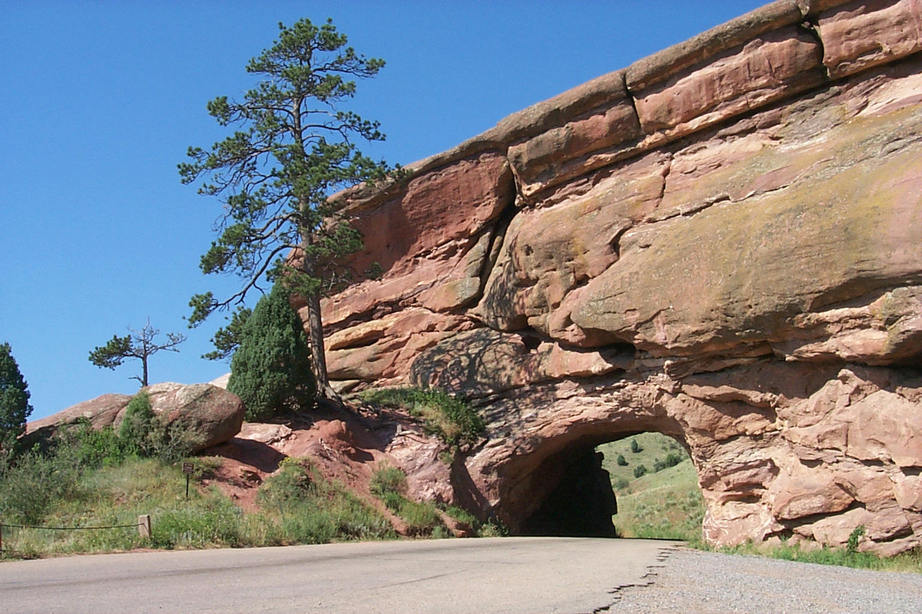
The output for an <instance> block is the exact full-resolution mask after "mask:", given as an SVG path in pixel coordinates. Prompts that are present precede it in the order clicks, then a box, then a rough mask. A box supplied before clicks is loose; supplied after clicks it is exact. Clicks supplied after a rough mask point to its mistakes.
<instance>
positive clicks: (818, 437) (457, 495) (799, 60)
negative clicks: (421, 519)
mask: <svg viewBox="0 0 922 614" xmlns="http://www.w3.org/2000/svg"><path fill="white" fill-rule="evenodd" d="M920 50H922V2H920V1H919V0H899V1H894V0H870V1H860V2H842V1H839V0H797V1H795V0H783V1H779V2H774V3H772V4H769V5H767V6H765V7H763V8H761V9H759V10H756V11H754V12H752V13H749V14H747V15H744V16H742V17H740V18H738V19H736V20H733V21H731V22H728V23H727V24H724V25H722V26H718V27H717V28H714V29H712V30H710V31H708V32H705V33H703V34H701V35H699V36H697V37H695V38H693V39H691V40H689V41H686V42H685V43H682V44H679V45H676V46H674V47H672V48H669V49H667V50H665V51H663V52H660V53H658V54H656V55H653V56H651V57H648V58H645V59H643V60H640V61H638V62H636V63H635V64H633V65H631V66H629V67H628V68H626V69H624V70H619V71H616V72H614V73H611V74H608V75H604V76H602V77H599V78H597V79H595V80H593V81H590V82H589V83H586V84H585V85H583V86H580V87H578V88H576V89H574V90H571V91H569V92H566V93H564V94H561V95H560V96H558V97H556V98H553V99H551V100H548V101H545V102H542V103H539V104H537V105H535V106H533V107H530V108H528V109H525V110H523V111H521V112H519V113H517V114H515V115H513V116H511V117H509V118H507V119H505V120H503V121H502V122H500V123H499V124H498V125H497V126H496V127H495V128H493V129H491V130H489V131H487V132H485V133H483V134H481V135H479V136H477V137H475V138H473V139H471V140H469V141H467V142H465V143H463V144H461V145H459V146H458V147H456V148H455V149H453V150H451V151H448V152H445V153H443V154H439V155H437V156H434V157H432V158H429V159H427V160H424V161H422V162H420V163H417V164H415V165H412V166H411V170H412V176H411V177H410V178H409V179H407V180H405V181H403V182H401V183H399V184H396V185H392V186H389V187H387V188H384V189H380V190H379V191H377V192H366V193H360V192H356V193H353V194H351V195H350V197H351V205H350V206H351V209H352V212H353V214H354V215H355V219H356V223H357V224H358V226H359V227H360V228H361V230H362V231H363V232H364V234H365V242H366V250H365V251H364V252H362V253H361V254H358V255H357V256H356V257H355V258H354V261H353V265H354V266H355V268H356V269H357V270H360V271H361V270H367V269H368V267H369V265H370V264H371V263H374V262H377V263H378V264H380V265H381V266H382V267H383V269H384V275H383V276H382V277H381V278H380V279H376V280H368V281H365V282H363V283H361V284H358V285H356V286H353V287H352V288H350V289H348V290H346V291H344V292H342V293H341V294H338V295H336V296H333V297H331V298H329V299H328V300H326V301H325V302H324V318H325V324H326V326H327V332H328V349H329V363H330V365H329V367H330V373H331V376H332V377H333V378H334V379H335V380H336V384H337V385H338V387H339V388H340V389H341V390H343V391H350V390H355V389H361V388H364V387H368V386H382V385H398V384H414V385H423V386H425V385H432V386H440V387H443V388H446V389H449V390H455V391H462V392H464V393H466V394H467V395H469V396H470V397H472V398H474V399H475V400H476V402H477V403H478V405H480V406H481V407H482V408H483V411H484V412H485V414H486V416H487V417H488V418H489V423H490V424H489V437H488V438H487V439H486V440H485V441H484V442H483V443H482V445H480V446H479V447H476V448H474V449H471V450H467V451H466V453H465V455H463V457H462V458H460V459H459V460H458V461H457V462H456V463H455V464H454V466H453V467H452V476H451V484H450V485H451V488H450V489H449V490H450V492H449V493H448V494H447V495H445V494H442V495H439V496H447V497H449V498H451V499H454V500H455V501H456V502H459V503H463V504H466V505H467V506H469V507H471V508H472V509H474V510H476V511H477V512H478V513H480V514H481V515H482V516H490V515H496V516H498V517H499V518H500V519H501V520H502V521H504V522H505V523H507V524H508V525H509V526H510V528H512V529H513V530H516V531H517V530H522V529H523V527H525V526H526V525H527V523H528V519H529V518H530V517H531V515H532V514H533V513H534V512H535V511H536V510H537V509H538V508H539V507H540V506H541V504H542V502H543V501H544V499H546V498H547V497H548V495H549V494H550V493H551V492H552V491H553V490H554V488H555V487H556V486H557V482H559V481H560V479H561V476H562V475H564V473H565V472H566V471H567V466H568V464H570V459H573V458H577V457H580V456H581V455H584V453H585V450H586V449H587V448H590V447H592V446H594V445H596V444H598V443H601V442H604V441H608V440H612V439H615V438H618V437H620V436H623V435H625V434H629V433H634V432H640V431H647V430H652V431H659V432H662V433H666V434H668V435H671V436H673V437H675V438H676V439H678V440H679V441H680V442H682V443H683V444H684V445H685V446H686V447H687V448H688V449H689V451H690V452H691V455H692V458H693V459H694V462H695V465H696V468H697V470H698V475H699V480H700V486H701V489H702V491H703V494H704V497H705V500H706V503H707V508H708V511H707V516H706V518H705V521H704V532H705V536H706V538H707V539H708V541H710V542H711V543H714V544H734V543H738V542H741V541H744V540H750V539H751V540H756V541H760V540H764V539H767V538H770V537H772V536H780V537H792V538H794V539H810V540H816V541H819V542H821V543H824V544H830V545H840V544H843V543H844V542H845V541H846V539H847V537H848V535H849V534H850V533H851V531H852V530H853V529H855V527H857V526H859V525H863V526H864V527H865V528H866V533H865V537H864V538H863V543H862V547H863V548H865V549H869V550H874V551H876V552H881V553H885V554H889V553H895V552H898V551H902V550H905V549H908V548H911V547H913V546H915V545H918V544H920V543H922V477H920V470H922V371H920V357H922V241H920V239H922V54H920V53H919V51H920ZM444 490H445V489H444V488H435V489H434V491H433V492H435V491H438V492H440V493H444Z"/></svg>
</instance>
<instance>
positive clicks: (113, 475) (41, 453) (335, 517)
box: [0, 395, 396, 558]
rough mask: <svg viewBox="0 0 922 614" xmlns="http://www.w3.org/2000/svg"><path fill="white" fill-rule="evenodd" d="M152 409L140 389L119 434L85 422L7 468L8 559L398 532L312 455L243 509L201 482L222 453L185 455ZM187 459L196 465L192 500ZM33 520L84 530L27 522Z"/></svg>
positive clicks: (0, 491)
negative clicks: (142, 526)
mask: <svg viewBox="0 0 922 614" xmlns="http://www.w3.org/2000/svg"><path fill="white" fill-rule="evenodd" d="M149 409H150V408H149V403H147V402H146V398H145V397H144V396H143V395H139V396H137V397H135V399H133V400H132V402H131V404H130V405H129V410H127V411H126V418H125V420H124V421H123V422H122V425H121V427H120V429H119V431H117V432H116V431H114V430H113V429H111V428H105V429H102V430H94V429H92V428H91V427H90V426H89V424H86V423H84V424H78V425H76V426H73V427H70V428H68V429H63V430H62V431H61V432H60V433H59V434H58V435H56V436H55V437H54V438H53V439H52V440H51V441H49V442H46V444H45V446H44V447H43V448H40V447H35V448H33V449H32V450H30V451H28V452H26V453H24V454H22V455H20V456H19V457H17V458H16V459H15V460H14V461H13V462H12V463H11V464H9V465H8V466H7V467H6V468H5V469H4V471H3V472H2V475H0V522H2V524H3V525H4V527H3V556H4V557H15V558H23V557H25V558H32V557H40V556H48V555H54V554H69V553H83V552H111V551H120V550H130V549H134V548H166V549H172V548H205V547H215V546H233V547H236V546H271V545H289V544H308V543H324V542H330V541H340V540H350V539H363V540H367V539H387V538H394V537H396V535H395V533H394V531H393V528H392V527H391V525H390V522H388V520H387V519H386V518H384V517H383V516H382V515H381V514H380V513H378V512H377V511H376V510H375V509H373V508H372V507H370V506H368V505H366V504H365V503H364V502H362V501H361V500H359V499H358V498H357V497H355V496H354V495H353V494H351V493H350V492H349V491H348V490H347V489H346V488H344V487H343V486H341V485H339V484H337V483H335V482H331V481H329V480H326V479H324V478H323V477H322V476H321V475H320V474H319V472H317V471H316V470H315V469H314V468H313V467H312V466H311V465H310V463H309V462H307V461H297V460H291V459H289V460H286V461H285V462H283V463H282V466H281V470H280V471H279V472H277V473H276V474H275V475H273V476H272V477H270V478H269V479H267V480H266V481H265V483H264V484H263V485H262V486H261V487H260V491H259V495H258V500H259V504H260V509H259V511H257V512H251V513H248V512H244V511H243V510H241V509H240V508H238V507H237V506H236V505H235V504H234V503H233V501H231V500H230V498H228V497H227V496H226V495H225V494H223V493H222V492H221V491H220V490H219V489H217V488H216V487H214V486H207V487H206V486H204V485H202V480H204V479H206V478H208V477H211V475H212V473H213V472H214V471H215V469H217V467H219V466H220V463H221V459H219V458H212V457H198V458H189V457H186V456H185V451H187V450H188V448H187V447H186V442H185V441H184V440H183V438H182V437H181V436H178V435H177V434H176V433H172V432H170V431H169V430H165V429H163V428H162V427H160V426H159V421H158V420H156V418H153V417H152V415H151V414H149V413H148V412H149ZM183 461H185V462H189V463H191V464H192V465H193V467H194V474H193V476H192V479H193V481H194V487H193V488H191V489H190V490H189V496H188V499H187V498H186V495H185V476H184V475H183V473H182V463H183ZM142 514H149V515H150V516H151V520H152V534H151V536H150V538H145V537H141V536H140V535H139V532H138V528H137V524H138V517H139V516H140V515H142ZM35 526H41V527H58V528H73V527H81V528H82V529H78V530H48V529H36V528H25V527H35ZM86 527H114V528H110V529H105V530H86Z"/></svg>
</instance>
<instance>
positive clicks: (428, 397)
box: [362, 388, 486, 446]
mask: <svg viewBox="0 0 922 614" xmlns="http://www.w3.org/2000/svg"><path fill="white" fill-rule="evenodd" d="M362 398H363V400H365V401H367V402H369V403H376V404H378V405H382V406H385V407H399V408H401V409H404V410H405V411H407V412H408V413H409V414H410V415H411V416H414V417H416V418H421V419H422V421H423V429H424V430H425V431H426V432H427V433H429V434H431V435H435V436H436V437H438V438H439V439H441V440H442V441H444V442H445V443H447V444H448V445H449V446H460V445H462V444H472V443H474V442H476V441H477V440H478V439H479V438H480V437H481V436H482V435H483V433H484V431H485V430H486V425H485V423H484V421H483V418H481V417H480V414H478V413H477V412H476V411H475V410H474V409H473V408H472V407H471V406H470V405H469V404H468V403H467V402H466V401H464V400H463V399H461V398H459V397H455V396H452V395H450V394H448V393H447V392H444V391H442V390H439V389H437V388H427V389H420V388H385V389H380V390H369V391H366V392H364V393H363V394H362Z"/></svg>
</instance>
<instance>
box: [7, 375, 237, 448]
mask: <svg viewBox="0 0 922 614" xmlns="http://www.w3.org/2000/svg"><path fill="white" fill-rule="evenodd" d="M142 390H146V391H147V393H148V395H150V402H151V408H152V409H153V410H154V413H156V414H157V415H158V416H159V417H160V419H161V420H163V421H164V422H165V423H166V424H168V425H173V424H177V425H180V427H181V428H182V429H183V430H184V431H185V432H186V433H187V434H188V435H189V439H190V441H194V442H195V447H194V449H193V450H192V453H197V452H200V451H202V450H204V449H205V448H209V447H211V446H216V445H218V444H220V443H224V442H225V441H229V440H230V439H231V438H233V437H234V435H236V434H237V433H239V432H240V427H241V425H242V424H243V416H244V413H245V408H244V406H243V402H242V401H241V400H240V399H239V398H238V397H237V396H236V395H234V394H231V393H230V392H227V391H226V390H224V389H222V388H219V387H217V386H214V385H211V384H191V385H185V384H176V383H163V384H154V385H152V386H148V387H147V388H142ZM131 398H132V397H131V396H130V395H125V394H104V395H102V396H99V397H96V398H95V399H91V400H89V401H84V402H82V403H78V404H76V405H74V406H72V407H69V408H67V409H65V410H63V411H60V412H58V413H56V414H52V415H51V416H48V417H46V418H42V419H41V420H36V421H34V422H29V423H28V424H27V425H26V433H25V435H23V436H24V437H26V438H28V440H29V441H37V440H39V439H47V438H49V437H51V436H52V435H53V434H54V433H55V431H57V429H59V428H60V427H62V426H66V425H69V424H74V423H76V422H78V421H81V420H88V421H89V424H90V425H91V426H92V427H93V428H95V429H102V428H104V427H107V426H111V427H113V428H115V429H117V428H118V426H119V425H120V424H121V422H122V418H123V417H124V413H125V408H126V407H127V406H128V402H129V401H130V400H131Z"/></svg>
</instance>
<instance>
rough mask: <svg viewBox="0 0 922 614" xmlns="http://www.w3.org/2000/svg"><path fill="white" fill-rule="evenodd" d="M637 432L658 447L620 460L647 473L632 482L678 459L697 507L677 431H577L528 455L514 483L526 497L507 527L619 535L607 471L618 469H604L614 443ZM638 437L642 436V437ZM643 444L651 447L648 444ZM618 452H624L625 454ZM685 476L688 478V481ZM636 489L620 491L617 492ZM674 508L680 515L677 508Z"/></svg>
mask: <svg viewBox="0 0 922 614" xmlns="http://www.w3.org/2000/svg"><path fill="white" fill-rule="evenodd" d="M638 436H640V438H641V440H643V441H653V439H651V437H653V438H656V439H655V440H656V442H657V444H658V445H659V447H657V448H656V449H650V450H647V452H650V454H647V455H644V454H641V453H640V451H639V452H638V454H635V455H634V456H633V457H629V460H626V461H625V464H626V465H627V466H628V467H629V468H630V469H631V470H635V471H636V470H638V467H645V470H643V471H640V472H639V473H640V475H638V476H636V477H637V478H641V477H642V476H643V474H647V477H646V479H645V480H643V479H638V480H637V483H638V484H639V483H641V482H646V483H650V482H652V481H655V480H656V477H654V476H658V474H660V472H661V471H662V472H664V473H663V475H664V476H665V475H666V474H670V473H675V470H671V468H672V467H677V468H678V465H679V464H680V463H684V465H683V466H682V467H681V470H682V473H683V479H685V480H686V483H685V484H684V485H683V488H685V489H687V490H689V491H693V494H694V498H695V499H696V501H697V502H698V505H699V507H700V502H701V489H700V485H699V483H698V477H697V470H696V468H695V466H694V463H693V462H692V461H691V457H690V454H689V450H688V446H687V445H686V444H685V442H684V440H683V438H682V437H681V435H680V434H679V433H677V432H667V433H662V432H660V431H658V430H656V429H649V428H635V429H629V430H620V429H618V430H614V429H613V430H612V431H611V432H608V433H605V434H601V433H593V434H592V435H587V434H583V435H581V436H577V437H574V438H571V437H566V439H567V441H561V440H557V441H548V442H545V444H546V446H547V448H551V449H553V451H552V452H549V453H548V452H547V451H546V450H545V455H543V459H542V460H541V461H540V462H538V463H535V459H531V462H530V463H528V464H529V465H530V466H531V468H532V469H531V470H530V471H527V472H522V474H521V475H519V476H518V480H517V482H518V484H517V486H516V488H515V489H514V491H515V496H516V497H517V498H519V499H520V500H522V499H523V498H525V497H528V498H530V501H529V503H528V504H527V505H523V506H521V507H520V508H519V509H520V510H525V511H524V512H520V515H519V516H518V517H514V518H509V521H510V522H509V525H510V529H511V532H512V533H513V534H518V535H544V536H580V537H617V536H623V535H624V532H623V530H621V527H620V526H618V527H617V528H616V522H615V521H614V519H613V515H614V514H616V513H618V512H619V503H618V499H619V492H618V490H616V488H615V481H616V479H617V478H616V477H612V474H620V472H615V471H613V472H612V473H610V472H609V470H608V469H611V465H612V464H613V463H614V462H615V461H616V458H617V456H618V454H616V453H614V452H612V451H611V449H617V446H615V444H618V445H620V446H622V448H623V449H628V446H629V442H636V438H637V437H638ZM644 437H646V439H643V438H644ZM665 442H668V443H665ZM606 444H611V446H614V447H613V448H611V449H609V448H610V447H611V446H608V445H606ZM645 445H647V444H645ZM649 447H650V448H653V446H652V445H649ZM536 454H541V450H536ZM606 455H611V456H608V457H606ZM670 455H671V456H670ZM624 456H628V454H627V453H625V454H624ZM638 459H644V460H638ZM523 464H524V463H523ZM670 470H671V471H670ZM689 479H690V480H691V482H688V480H689ZM632 484H633V482H632ZM636 494H637V493H636V492H632V491H630V490H626V491H625V492H624V493H623V496H624V497H627V496H634V495H636ZM654 496H655V495H654ZM668 504H669V501H664V505H668ZM621 507H623V506H621ZM629 508H630V506H629ZM700 509H701V510H702V511H701V512H700V513H703V508H700ZM679 513H680V514H681V511H680V512H679ZM700 513H699V514H698V516H697V518H696V519H694V522H695V523H696V527H695V530H696V531H700V527H701V516H700ZM618 524H619V525H620V523H618ZM635 536H636V535H635ZM642 537H661V538H674V537H675V533H674V532H664V534H662V535H657V534H655V531H653V532H652V533H651V532H650V531H647V532H646V533H645V534H644V535H642Z"/></svg>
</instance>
